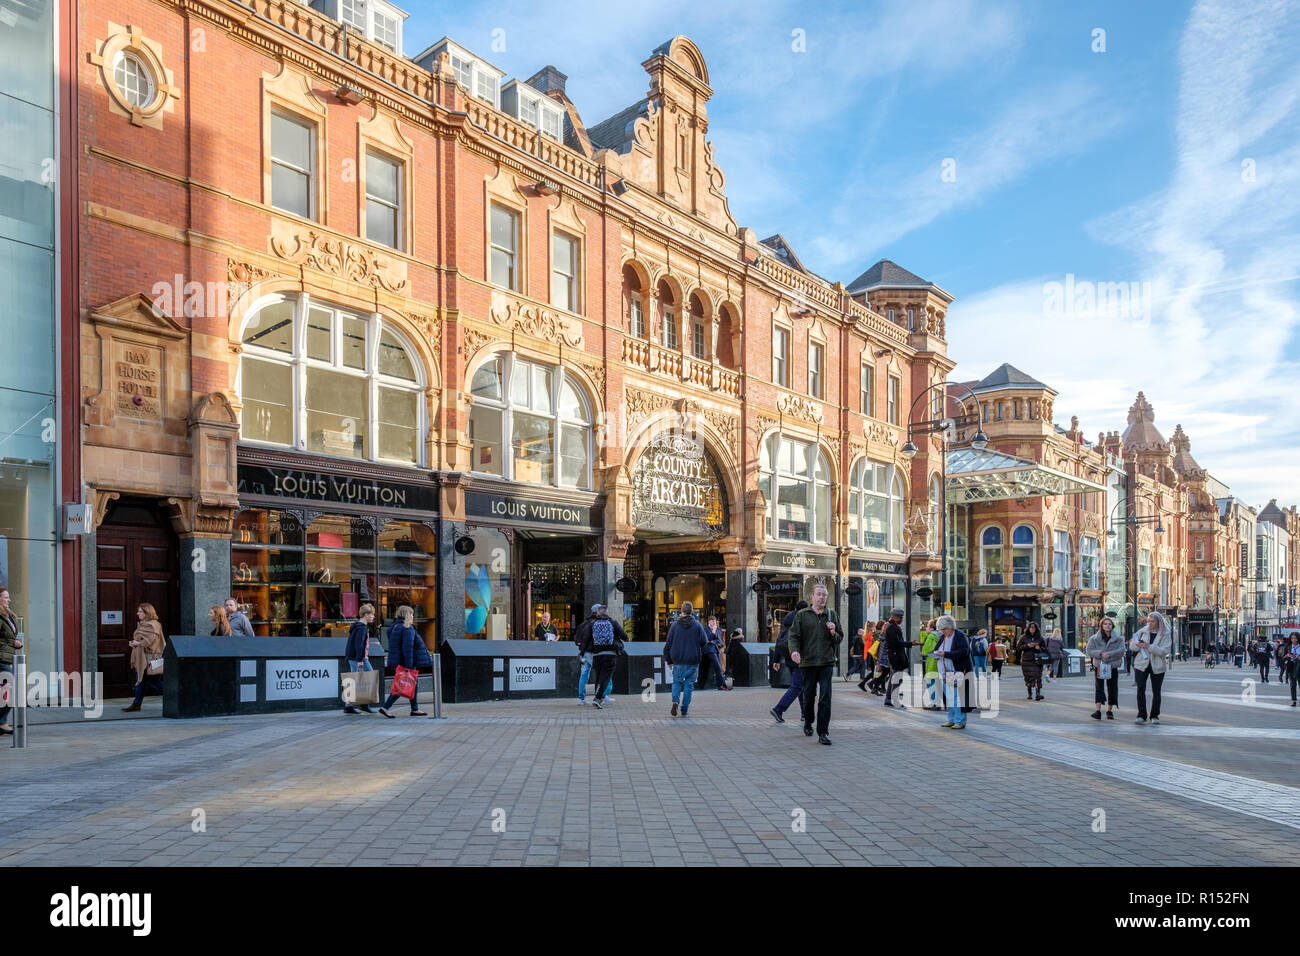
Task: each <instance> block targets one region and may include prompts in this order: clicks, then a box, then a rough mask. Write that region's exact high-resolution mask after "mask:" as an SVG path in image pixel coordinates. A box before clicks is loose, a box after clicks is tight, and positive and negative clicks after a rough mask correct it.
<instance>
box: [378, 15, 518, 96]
mask: <svg viewBox="0 0 1300 956" xmlns="http://www.w3.org/2000/svg"><path fill="white" fill-rule="evenodd" d="M370 2H374V0H370ZM443 53H446V54H447V58H448V59H449V60H450V62H451V69H452V72H454V73H455V74H456V82H457V83H459V84H460V85H461V86H463V87H465V90H466V91H467V92H468V93H469V95H470V96H473V97H476V98H477V99H480V100H483V102H485V103H489V104H491V105H492V106H493V107H494V108H496V109H500V108H501V89H500V87H501V78H502V77H504V76H505V71H504V70H499V69H497V68H496V67H495V66H493V65H492V64H491V63H488V62H487V61H486V60H484V59H482V58H481V57H479V56H476V55H475V54H474V53H472V52H471V51H469V50H467V49H465V48H464V47H463V46H461V45H460V44H459V43H457V42H456V41H455V40H453V39H451V38H450V37H443V38H442V39H441V40H439V41H438V42H437V43H435V44H434V45H433V46H431V47H429V48H428V49H427V50H425V51H424V52H423V53H421V54H420V55H419V56H417V57H415V62H416V63H417V64H418V65H419V66H421V67H423V68H424V69H426V70H430V71H434V70H436V69H437V64H438V57H439V56H440V55H441V54H443Z"/></svg>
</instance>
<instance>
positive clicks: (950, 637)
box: [932, 614, 971, 730]
mask: <svg viewBox="0 0 1300 956" xmlns="http://www.w3.org/2000/svg"><path fill="white" fill-rule="evenodd" d="M934 627H935V629H936V630H937V631H938V634H937V635H936V636H937V637H938V646H937V647H936V648H935V649H934V651H933V652H932V653H933V655H934V660H935V661H936V662H937V663H938V665H939V672H940V675H941V679H942V681H943V683H944V687H945V688H946V696H947V698H948V721H947V723H945V724H943V725H942V726H944V727H950V728H952V729H953V730H965V729H966V709H965V708H963V707H962V685H964V684H965V683H966V682H967V680H968V679H969V674H970V669H971V662H970V641H969V640H968V639H967V637H966V635H965V633H964V632H962V631H960V630H958V629H957V622H956V621H955V620H953V618H952V616H951V615H949V614H943V615H940V616H939V617H938V618H937V619H935V622H934Z"/></svg>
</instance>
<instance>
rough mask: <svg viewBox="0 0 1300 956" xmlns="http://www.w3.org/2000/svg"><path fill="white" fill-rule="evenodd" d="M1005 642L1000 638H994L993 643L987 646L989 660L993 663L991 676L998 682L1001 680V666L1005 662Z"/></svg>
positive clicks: (1006, 648)
mask: <svg viewBox="0 0 1300 956" xmlns="http://www.w3.org/2000/svg"><path fill="white" fill-rule="evenodd" d="M1008 650H1009V648H1008V647H1007V642H1006V641H1004V640H1003V639H1002V638H1000V637H998V638H994V639H993V643H991V644H990V645H989V658H990V659H991V661H992V662H993V674H994V676H995V677H997V679H998V680H1002V665H1003V664H1005V663H1006V662H1007V651H1008Z"/></svg>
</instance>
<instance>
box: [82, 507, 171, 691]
mask: <svg viewBox="0 0 1300 956" xmlns="http://www.w3.org/2000/svg"><path fill="white" fill-rule="evenodd" d="M95 555H96V573H97V577H98V587H97V593H98V615H99V623H98V647H99V665H98V666H99V671H100V672H101V673H102V674H103V675H104V684H105V693H106V695H107V696H108V697H110V698H112V697H130V696H131V694H132V693H134V689H135V677H134V674H133V672H132V671H131V648H130V646H129V642H130V640H131V635H132V634H133V633H134V632H135V628H136V623H137V620H136V614H135V612H136V608H137V607H139V606H140V605H141V604H152V605H153V606H154V609H155V610H156V611H157V612H158V620H159V621H160V622H161V623H162V627H163V633H164V634H166V635H167V636H169V637H170V636H171V635H172V634H173V633H175V629H176V627H177V625H178V612H179V610H180V594H179V575H178V569H177V547H176V536H175V534H173V533H172V531H171V529H170V528H168V527H167V526H166V525H165V523H164V521H163V519H162V518H161V517H160V516H159V515H158V514H157V512H156V511H155V509H154V508H153V507H152V506H150V505H148V504H147V503H143V504H132V503H126V504H121V505H119V506H118V507H116V508H115V509H114V510H113V512H112V513H110V514H109V516H108V517H107V519H106V520H105V521H104V523H103V524H101V525H100V526H99V530H98V532H97V533H96V542H95Z"/></svg>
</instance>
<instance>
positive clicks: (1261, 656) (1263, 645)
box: [1252, 637, 1273, 684]
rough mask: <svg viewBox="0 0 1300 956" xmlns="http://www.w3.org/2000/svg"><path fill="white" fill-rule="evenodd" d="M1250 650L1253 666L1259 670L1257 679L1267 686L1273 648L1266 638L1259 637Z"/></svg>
mask: <svg viewBox="0 0 1300 956" xmlns="http://www.w3.org/2000/svg"><path fill="white" fill-rule="evenodd" d="M1252 650H1253V652H1254V657H1255V666H1256V667H1258V668H1259V679H1260V680H1261V681H1263V682H1264V683H1265V684H1267V683H1268V669H1269V665H1270V664H1272V662H1273V646H1272V645H1271V644H1270V643H1269V642H1268V638H1266V637H1261V638H1260V639H1259V640H1257V641H1255V646H1254V648H1253V649H1252Z"/></svg>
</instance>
